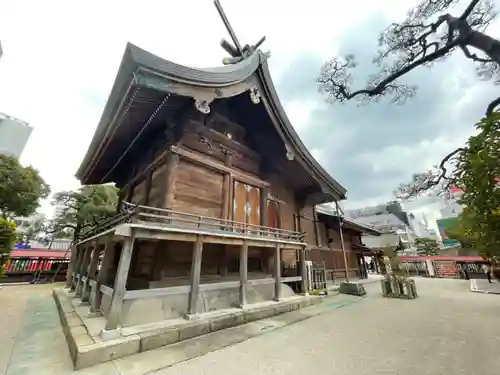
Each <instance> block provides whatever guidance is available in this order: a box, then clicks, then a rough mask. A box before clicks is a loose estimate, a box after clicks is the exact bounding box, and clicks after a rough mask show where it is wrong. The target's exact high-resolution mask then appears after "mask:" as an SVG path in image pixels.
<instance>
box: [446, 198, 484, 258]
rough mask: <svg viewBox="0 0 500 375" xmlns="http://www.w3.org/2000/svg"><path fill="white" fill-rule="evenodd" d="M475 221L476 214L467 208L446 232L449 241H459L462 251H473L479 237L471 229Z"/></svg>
mask: <svg viewBox="0 0 500 375" xmlns="http://www.w3.org/2000/svg"><path fill="white" fill-rule="evenodd" d="M475 219H476V218H475V217H474V212H473V211H472V210H470V209H468V208H467V207H466V208H465V209H464V211H462V213H460V215H458V217H457V218H456V219H455V220H454V221H453V222H452V224H451V225H450V226H449V227H447V228H445V230H444V232H445V234H446V236H447V237H448V238H449V239H452V240H456V241H458V242H459V243H460V247H461V248H462V249H473V248H474V240H475V238H476V237H477V235H475V234H474V233H473V232H472V231H471V227H472V226H473V221H474V220H475Z"/></svg>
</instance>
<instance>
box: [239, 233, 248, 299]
mask: <svg viewBox="0 0 500 375" xmlns="http://www.w3.org/2000/svg"><path fill="white" fill-rule="evenodd" d="M247 282H248V243H247V242H246V241H245V242H243V245H241V248H240V307H243V306H245V305H246V304H247Z"/></svg>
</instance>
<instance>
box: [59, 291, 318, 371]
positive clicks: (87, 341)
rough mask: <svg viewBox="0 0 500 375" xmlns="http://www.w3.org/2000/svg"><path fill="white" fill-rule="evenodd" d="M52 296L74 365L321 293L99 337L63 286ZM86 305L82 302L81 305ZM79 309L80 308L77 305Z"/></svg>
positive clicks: (281, 309) (272, 311) (291, 305)
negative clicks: (112, 337) (115, 335)
mask: <svg viewBox="0 0 500 375" xmlns="http://www.w3.org/2000/svg"><path fill="white" fill-rule="evenodd" d="M53 296H54V299H55V302H56V305H57V309H58V312H59V316H60V319H61V324H62V328H63V332H64V335H65V336H66V340H67V343H68V346H69V351H70V354H71V358H72V360H73V363H74V366H75V369H81V368H84V367H89V366H93V365H96V364H99V363H103V362H106V361H110V360H113V359H117V358H121V357H125V356H128V355H131V354H135V353H139V352H142V351H147V350H152V349H156V348H159V347H161V346H166V345H170V344H173V343H176V342H179V341H182V340H187V339H190V338H193V337H197V336H201V335H205V334H208V333H210V332H215V331H219V330H221V329H225V328H229V327H234V326H237V325H240V324H245V323H249V322H252V321H255V320H259V319H264V318H269V317H272V316H274V315H279V314H283V313H286V312H289V311H293V310H297V309H299V308H303V307H307V306H310V305H312V304H316V303H319V302H321V300H322V298H321V297H315V296H290V297H288V298H284V299H283V300H282V301H280V302H269V301H266V302H261V303H254V304H251V305H248V306H245V307H243V308H229V309H223V310H216V311H210V312H206V313H201V314H198V315H197V316H196V318H195V319H193V320H185V319H173V320H172V321H171V322H170V323H171V324H167V323H169V320H165V321H163V322H159V323H150V324H143V325H136V326H130V327H128V328H124V329H122V330H121V335H120V337H118V338H116V339H112V340H106V341H102V339H101V338H99V337H97V336H96V335H95V333H94V334H92V333H91V331H92V329H91V327H90V323H89V322H91V321H92V320H93V319H102V317H95V318H89V319H87V321H85V319H82V317H81V315H79V314H80V313H78V312H77V310H78V309H79V308H78V307H75V306H79V305H80V307H82V305H81V304H79V303H73V301H74V297H73V296H72V295H70V294H68V293H67V292H66V291H64V290H62V289H56V290H54V292H53ZM83 306H85V305H83ZM80 310H81V308H80Z"/></svg>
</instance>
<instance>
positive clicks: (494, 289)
mask: <svg viewBox="0 0 500 375" xmlns="http://www.w3.org/2000/svg"><path fill="white" fill-rule="evenodd" d="M470 290H471V291H473V292H479V293H492V294H500V283H499V282H498V281H497V280H495V279H494V278H493V279H492V281H491V283H490V282H488V279H472V280H470Z"/></svg>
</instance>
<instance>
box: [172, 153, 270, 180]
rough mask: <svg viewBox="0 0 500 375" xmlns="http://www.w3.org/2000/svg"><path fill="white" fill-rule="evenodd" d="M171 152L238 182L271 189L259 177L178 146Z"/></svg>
mask: <svg viewBox="0 0 500 375" xmlns="http://www.w3.org/2000/svg"><path fill="white" fill-rule="evenodd" d="M170 149H171V151H172V152H173V153H175V154H177V155H179V156H182V157H183V158H185V159H188V160H190V161H192V162H194V163H197V164H200V165H204V166H206V167H209V168H211V169H214V170H216V171H218V172H221V173H229V174H230V175H231V176H232V177H234V178H236V179H237V180H239V181H241V182H243V183H245V184H249V185H252V186H256V187H260V188H262V187H269V186H270V184H269V183H268V182H266V181H263V180H261V179H259V178H257V177H253V176H250V175H248V174H245V173H242V172H239V171H237V170H235V169H233V168H231V167H228V166H226V165H224V164H222V163H219V162H217V161H215V160H212V159H210V158H205V157H203V156H201V155H197V154H195V153H194V152H191V151H188V150H186V149H183V148H180V147H177V146H171V147H170Z"/></svg>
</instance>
